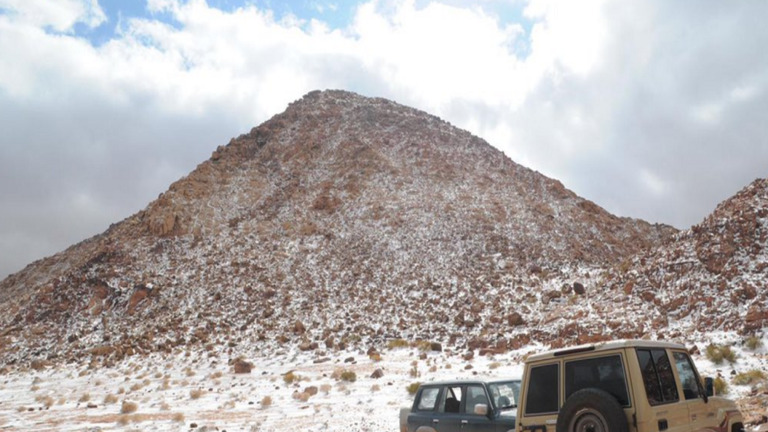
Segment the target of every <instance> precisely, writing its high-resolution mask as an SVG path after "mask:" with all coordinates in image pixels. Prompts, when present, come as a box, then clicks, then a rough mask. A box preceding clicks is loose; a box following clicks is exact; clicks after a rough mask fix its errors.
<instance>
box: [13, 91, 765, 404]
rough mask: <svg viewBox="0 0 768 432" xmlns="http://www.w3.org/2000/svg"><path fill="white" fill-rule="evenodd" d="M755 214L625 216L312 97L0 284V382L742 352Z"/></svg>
mask: <svg viewBox="0 0 768 432" xmlns="http://www.w3.org/2000/svg"><path fill="white" fill-rule="evenodd" d="M766 216H768V181H766V180H757V181H755V182H754V183H753V184H751V185H749V186H748V187H747V188H745V189H744V190H742V191H741V192H739V193H738V194H737V195H735V196H734V197H733V198H731V199H729V200H727V201H725V202H723V203H722V204H721V205H720V206H719V207H718V208H717V209H716V210H715V211H714V213H713V214H712V215H710V216H709V217H707V218H706V219H705V220H704V221H703V222H702V223H700V224H698V225H696V226H694V227H692V228H691V229H690V230H685V231H677V230H676V229H674V228H672V227H669V226H662V225H652V224H649V223H646V222H644V221H641V220H637V219H628V218H619V217H616V216H614V215H611V214H609V213H608V212H606V211H605V210H604V209H602V208H600V207H599V206H598V205H596V204H595V203H592V202H590V201H588V200H585V199H582V198H580V197H578V196H576V195H575V194H574V193H573V192H571V191H569V190H568V189H566V188H565V187H564V186H563V185H562V184H560V183H559V182H557V181H556V180H553V179H550V178H547V177H545V176H543V175H541V174H539V173H537V172H534V171H532V170H529V169H527V168H525V167H522V166H520V165H518V164H516V163H514V162H513V161H512V160H510V159H509V158H507V157H506V156H505V155H504V154H502V153H501V152H499V151H498V150H495V149H494V148H493V147H491V146H490V145H489V144H488V143H486V142H484V141H483V140H481V139H479V138H477V137H475V136H472V135H471V134H469V133H467V132H465V131H462V130H459V129H457V128H455V127H453V126H451V125H450V124H448V123H446V122H444V121H442V120H440V119H438V118H436V117H434V116H431V115H429V114H426V113H423V112H420V111H417V110H414V109H411V108H407V107H404V106H401V105H398V104H396V103H393V102H390V101H387V100H383V99H372V98H365V97H361V96H358V95H355V94H351V93H347V92H342V91H325V92H312V93H310V94H308V95H306V96H305V97H304V98H302V99H301V100H299V101H297V102H295V103H293V104H291V105H290V106H289V107H288V109H287V110H286V111H285V112H283V113H282V114H279V115H277V116H275V117H274V118H272V119H271V120H269V121H267V122H265V123H264V124H262V125H260V126H258V127H256V128H254V129H253V130H251V131H250V132H249V133H247V134H244V135H241V136H239V137H237V138H234V139H232V140H231V141H230V142H229V144H227V145H225V146H220V147H218V148H217V149H216V150H215V151H214V152H213V154H212V156H211V158H210V159H209V160H207V161H205V162H203V163H201V164H200V165H199V166H198V167H197V168H196V169H195V170H194V171H193V172H191V173H190V174H189V175H188V176H187V177H185V178H182V179H180V180H179V181H177V182H176V183H174V184H173V185H171V186H170V188H169V189H168V191H166V192H165V193H163V194H162V195H161V196H160V197H158V199H157V200H155V201H154V202H152V203H150V204H149V205H148V206H147V208H146V209H145V210H143V211H141V212H139V213H138V214H135V215H133V216H131V217H129V218H127V219H125V220H124V221H121V222H119V223H116V224H114V225H113V226H111V227H110V228H109V229H108V230H107V231H106V232H105V233H103V234H101V235H99V236H96V237H94V238H91V239H88V240H85V241H83V242H82V243H79V244H77V245H74V246H72V247H70V248H69V249H67V250H65V251H63V252H61V253H59V254H57V255H55V256H52V257H49V258H46V259H43V260H40V261H37V262H35V263H32V264H30V265H29V266H28V267H27V268H25V269H24V270H22V271H21V272H19V273H16V274H14V275H11V276H9V277H8V278H7V279H5V280H4V281H2V282H1V283H0V304H2V309H3V310H4V311H6V312H5V313H3V314H2V316H0V367H2V366H4V368H5V370H6V371H14V370H19V368H20V369H24V368H28V367H30V366H34V367H35V368H46V367H53V366H57V365H66V364H69V365H87V366H88V367H89V368H91V369H99V368H101V367H107V368H110V367H121V365H125V364H126V362H130V361H136V360H135V359H140V358H144V357H146V356H149V355H163V356H177V355H180V354H182V353H196V354H194V355H193V357H195V356H203V355H205V353H216V356H217V358H218V359H219V361H221V362H227V363H229V362H232V361H234V359H236V358H238V357H240V356H244V355H245V356H247V357H248V358H262V359H266V358H273V357H274V356H278V357H279V356H289V357H290V356H292V355H297V354H292V353H301V355H302V356H307V358H314V359H316V360H323V359H329V358H343V357H344V356H345V355H346V353H348V352H363V353H365V355H366V356H372V357H373V358H375V357H376V355H380V354H381V353H383V352H385V351H386V349H387V347H388V346H390V345H389V344H391V343H392V341H406V342H407V343H408V344H416V345H418V344H419V343H426V344H429V346H431V347H435V348H436V349H438V352H443V353H445V354H443V355H445V356H448V357H451V356H452V355H455V356H459V358H461V359H463V361H465V362H471V361H472V359H474V358H477V357H484V358H485V357H487V356H505V355H507V356H508V358H509V359H519V355H521V354H520V353H521V352H524V351H525V350H526V349H528V348H529V347H532V346H536V347H543V346H562V345H565V344H573V343H584V342H590V341H597V340H606V339H614V338H643V337H647V338H654V339H656V338H658V339H662V338H663V339H673V340H677V341H680V342H683V343H686V344H689V345H696V346H697V347H698V348H699V349H703V348H704V346H705V345H707V344H709V343H712V341H713V340H714V338H716V339H717V340H718V341H720V342H722V343H727V344H729V345H734V346H740V347H741V346H743V344H745V343H746V341H748V340H753V341H754V340H761V338H762V337H763V336H764V333H763V332H764V328H765V327H766V326H768V298H767V297H766V295H767V294H766V289H765V287H766V280H768V277H767V276H766V273H767V272H766V270H767V269H768V253H767V252H766V236H768V218H767V217H766ZM521 350H522V351H521ZM744 352H745V353H746V354H745V355H748V356H752V357H754V359H753V360H750V362H747V363H746V364H749V365H756V364H757V365H759V364H762V363H760V361H764V358H763V357H761V356H763V354H761V353H762V351H760V349H759V348H758V349H757V350H752V351H749V350H745V351H744ZM750 353H752V354H750ZM385 357H386V355H385ZM752 357H750V358H752ZM755 359H757V360H755ZM510 361H512V360H510ZM393 367H394V366H393ZM713 370H714V369H713ZM724 372H725V373H726V374H727V373H728V372H729V371H724ZM9 373H10V372H9ZM760 388H761V387H759V386H758V385H752V387H750V388H749V389H748V390H747V389H744V390H743V391H742V392H741V393H742V394H743V395H748V394H750V393H754V394H752V396H753V397H754V398H757V397H759V396H760V395H761V394H762V393H761V392H762V391H763V390H760ZM756 403H762V402H756ZM756 412H757V411H756Z"/></svg>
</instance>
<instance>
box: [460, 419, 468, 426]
mask: <svg viewBox="0 0 768 432" xmlns="http://www.w3.org/2000/svg"><path fill="white" fill-rule="evenodd" d="M468 423H469V421H467V420H462V421H461V424H462V425H465V424H468Z"/></svg>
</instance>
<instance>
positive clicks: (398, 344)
mask: <svg viewBox="0 0 768 432" xmlns="http://www.w3.org/2000/svg"><path fill="white" fill-rule="evenodd" d="M408 345H409V344H408V341H407V340H405V339H393V340H391V341H389V342H387V348H389V349H395V348H408Z"/></svg>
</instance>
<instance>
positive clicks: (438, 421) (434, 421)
mask: <svg viewBox="0 0 768 432" xmlns="http://www.w3.org/2000/svg"><path fill="white" fill-rule="evenodd" d="M432 423H435V424H437V423H440V420H439V419H432Z"/></svg>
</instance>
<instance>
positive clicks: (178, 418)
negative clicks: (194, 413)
mask: <svg viewBox="0 0 768 432" xmlns="http://www.w3.org/2000/svg"><path fill="white" fill-rule="evenodd" d="M172 419H173V421H175V422H177V423H182V422H184V413H180V412H177V413H174V414H173V417H172Z"/></svg>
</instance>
